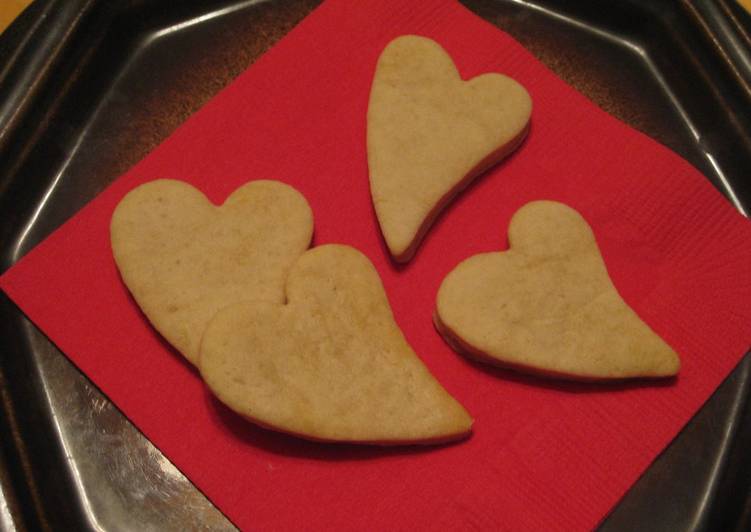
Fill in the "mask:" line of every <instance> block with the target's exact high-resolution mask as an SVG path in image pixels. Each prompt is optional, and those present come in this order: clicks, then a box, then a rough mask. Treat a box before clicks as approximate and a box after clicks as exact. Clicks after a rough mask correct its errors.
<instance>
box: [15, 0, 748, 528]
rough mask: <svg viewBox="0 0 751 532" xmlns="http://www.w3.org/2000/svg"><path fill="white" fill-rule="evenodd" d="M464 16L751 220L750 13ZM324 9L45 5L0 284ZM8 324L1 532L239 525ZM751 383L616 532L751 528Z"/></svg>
mask: <svg viewBox="0 0 751 532" xmlns="http://www.w3.org/2000/svg"><path fill="white" fill-rule="evenodd" d="M464 3H465V4H466V5H467V6H468V7H470V9H472V10H474V11H475V12H476V13H477V14H479V15H480V16H482V17H484V18H485V19H486V20H488V21H490V22H492V23H494V24H496V25H498V26H500V27H501V28H503V29H504V30H506V31H508V32H509V33H511V34H512V35H514V36H515V37H516V38H517V39H519V40H520V41H521V42H522V43H523V44H524V45H525V46H527V47H528V48H529V49H530V50H531V51H532V52H533V53H534V54H535V55H537V57H538V58H540V59H541V60H542V61H544V62H545V63H546V64H547V65H548V66H549V67H550V68H552V69H553V70H554V71H555V72H556V73H557V74H558V75H560V76H561V77H563V78H564V79H565V80H567V81H568V82H569V83H571V84H572V85H574V86H575V87H576V88H578V89H579V90H580V91H582V92H583V93H584V94H586V95H587V96H588V97H590V98H591V99H592V100H594V101H595V102H596V103H597V104H598V105H600V106H601V107H603V108H604V109H605V110H607V111H608V112H610V113H612V114H614V115H615V116H617V117H619V118H620V119H622V120H624V121H626V122H628V123H630V124H631V125H633V126H634V127H636V128H637V129H640V130H642V131H644V132H645V133H647V134H649V135H650V136H652V137H654V138H656V139H658V140H660V141H661V142H662V143H664V144H666V145H667V146H669V147H671V148H672V149H674V150H675V151H677V152H678V153H680V154H681V155H682V156H684V157H686V158H687V159H688V160H689V161H691V162H692V163H693V164H694V165H695V166H697V167H698V168H699V169H700V170H701V171H702V172H704V173H705V175H707V177H708V179H709V180H710V181H712V183H713V184H715V186H717V187H718V188H719V189H720V190H722V191H723V192H724V193H725V194H726V196H728V198H729V199H730V200H731V201H732V202H734V203H735V205H736V206H737V207H738V208H739V209H741V210H742V209H748V208H749V206H751V180H749V178H748V177H747V174H746V169H747V168H749V167H751V141H750V140H749V139H751V135H749V124H750V121H749V109H751V106H749V105H748V104H749V103H751V91H749V87H748V80H749V79H751V76H749V75H748V73H749V72H751V70H749V69H746V68H745V67H744V61H747V60H748V55H747V48H744V46H745V44H744V42H746V43H747V34H746V33H744V31H743V30H744V27H745V26H744V24H745V20H744V19H743V17H742V13H739V12H738V11H737V10H734V9H733V8H732V6H730V7H728V6H729V5H728V4H725V3H723V2H708V1H707V2H702V1H696V2H693V3H689V2H685V3H668V2H650V1H647V0H645V1H628V0H626V1H621V2H613V3H610V4H609V7H608V9H607V10H603V9H602V3H598V2H594V1H580V2H578V3H567V2H563V1H555V0H539V1H524V0H467V1H465V2H464ZM316 4H317V1H315V0H300V1H293V0H277V1H266V2H262V1H229V0H224V1H223V0H211V1H207V0H203V1H198V0H196V1H191V0H185V1H183V2H180V3H173V2H169V1H159V0H122V1H110V2H105V1H96V0H68V1H67V2H63V1H62V0H38V1H37V2H36V3H35V4H34V6H32V10H31V11H30V12H29V13H27V14H26V15H25V16H24V17H23V18H22V20H21V21H20V22H19V23H18V24H16V25H14V26H13V27H12V28H11V30H10V32H9V35H10V37H8V36H7V35H6V36H4V37H3V39H0V65H2V64H6V65H7V66H6V67H0V176H2V177H0V212H3V213H4V217H5V220H4V222H3V224H2V227H0V244H1V245H2V247H1V248H0V249H2V252H3V256H2V260H3V263H2V266H0V270H4V269H5V268H7V267H8V266H9V265H10V264H11V263H12V262H13V261H14V260H16V259H17V258H18V257H19V256H21V255H23V254H24V253H25V252H26V251H28V250H29V249H30V248H31V247H33V246H34V245H35V244H36V243H38V242H39V241H41V240H42V239H43V238H44V237H45V236H46V235H48V234H49V233H50V231H52V230H53V229H54V228H56V227H57V226H59V225H60V224H61V223H62V222H63V221H64V220H66V219H67V218H68V217H70V216H71V215H72V214H74V213H75V212H76V211H78V210H79V209H80V208H81V207H82V206H83V205H85V204H86V203H87V202H88V201H89V200H90V199H91V198H93V197H94V196H95V195H96V194H97V193H98V192H99V191H101V190H102V189H103V188H104V187H106V185H107V184H109V183H110V182H111V181H112V180H113V179H115V178H116V177H117V176H118V175H120V174H121V173H122V172H123V171H125V170H126V169H127V168H129V167H130V166H131V165H132V164H134V163H135V162H137V161H138V160H139V159H140V158H142V157H143V156H144V155H145V154H146V153H147V152H148V151H149V150H151V149H152V148H153V147H155V146H156V145H158V144H159V142H160V141H161V140H162V139H164V138H165V137H166V136H168V135H169V133H170V132H171V131H172V130H174V128H175V127H176V126H177V125H179V124H180V123H181V122H182V121H183V120H184V119H185V118H186V117H187V116H189V115H190V113H192V112H193V111H195V110H196V109H198V108H199V107H200V106H201V105H202V104H203V103H205V102H206V101H207V100H208V99H209V98H210V97H211V96H212V95H214V94H215V93H216V92H217V91H218V90H219V89H221V88H222V87H223V86H225V85H226V84H227V83H228V82H229V81H231V80H232V79H233V78H234V77H235V76H236V75H237V74H238V73H240V72H241V71H242V70H243V69H245V68H246V67H247V66H248V65H249V64H251V63H252V61H253V60H254V59H255V58H257V57H258V56H259V55H261V54H262V53H263V52H264V51H265V50H266V49H268V47H270V46H271V45H272V44H273V43H274V42H276V40H278V39H279V38H280V37H281V36H282V35H284V34H285V33H286V32H287V31H289V29H291V28H292V27H293V26H294V25H295V24H296V23H297V22H298V21H299V20H301V19H302V18H303V17H304V16H305V15H306V14H308V13H309V12H310V11H311V10H312V9H313V8H314V7H315V5H316ZM34 32H36V38H37V41H36V43H33V42H31V40H30V39H28V38H27V37H28V36H29V35H32V36H33V35H34ZM40 35H44V36H46V37H45V39H41V37H40ZM24 39H26V40H24ZM744 39H746V41H744ZM61 42H62V43H64V46H60V45H59V44H60V43H61ZM19 50H20V52H19ZM35 53H36V55H35ZM24 54H26V55H24ZM26 56H28V57H26ZM3 59H6V60H7V61H6V62H5V63H4V62H3ZM35 59H36V62H34V60H35ZM45 61H46V62H45ZM749 64H751V63H749ZM22 67H24V68H25V70H24V68H22ZM16 70H17V71H16ZM24 73H25V74H27V75H26V76H25V77H24V75H23V74H24ZM155 73H158V75H155ZM11 104H12V105H11ZM6 213H7V215H6ZM0 316H2V318H3V319H2V320H0V342H1V343H0V348H1V349H2V359H1V360H2V364H0V390H2V395H1V396H0V397H1V398H2V407H3V408H2V411H1V412H0V428H2V429H3V430H5V431H6V434H8V435H9V437H7V438H3V440H2V442H0V530H6V529H7V530H13V529H14V528H18V529H25V528H29V529H94V530H228V529H232V528H233V526H232V524H231V523H230V522H229V521H227V520H226V518H225V517H224V516H223V515H222V514H221V513H220V512H219V511H218V510H217V509H216V508H214V507H213V506H212V505H211V503H210V502H209V501H208V500H206V498H205V497H203V495H202V494H201V493H200V492H198V491H197V490H196V489H195V488H194V487H193V486H192V485H191V484H190V482H189V481H188V480H187V479H186V478H185V477H184V476H182V475H181V474H180V472H179V471H177V470H176V469H175V468H174V467H173V466H172V465H171V464H170V462H169V461H168V460H167V459H166V458H165V457H164V456H163V455H162V454H161V453H160V452H159V451H158V450H157V449H155V448H154V447H153V446H152V445H151V444H150V443H149V442H148V441H147V440H146V439H145V438H144V437H143V436H142V435H141V434H140V433H139V432H138V430H137V429H135V428H134V427H133V426H132V425H131V424H130V423H129V422H128V421H127V420H126V419H125V418H124V417H123V416H122V414H121V413H120V412H119V411H118V410H117V409H115V408H114V407H113V406H112V405H111V403H110V402H109V401H108V400H107V399H106V398H105V397H104V396H103V395H102V394H101V393H100V392H99V391H98V390H97V389H96V387H94V386H93V385H92V384H91V383H90V382H89V381H88V380H87V379H86V378H85V377H83V376H82V375H81V374H80V373H79V372H78V371H77V370H76V369H75V368H74V367H73V366H72V365H71V364H70V362H68V360H67V359H66V358H65V357H64V356H63V355H61V354H60V353H59V352H58V351H57V349H56V348H55V347H54V346H52V345H51V344H50V343H49V341H48V340H47V339H46V338H45V337H44V336H43V335H41V334H40V333H39V332H38V331H37V330H36V328H35V327H34V326H33V325H31V324H30V323H28V322H27V321H26V320H25V319H24V318H23V317H22V316H21V315H20V313H19V312H18V311H17V309H15V307H13V305H12V304H11V303H10V302H9V301H8V300H7V298H5V297H4V296H2V298H1V299H0ZM749 375H751V363H750V362H749V360H746V361H744V363H743V364H742V365H741V366H740V367H739V368H738V369H737V370H736V371H735V372H734V374H733V375H732V376H731V377H730V379H728V381H726V382H725V383H724V384H723V386H722V387H721V389H720V390H719V391H718V393H717V394H716V395H715V396H714V397H713V398H712V399H711V400H710V402H709V403H708V404H707V405H706V407H705V408H704V409H703V410H702V412H701V413H700V414H699V415H698V416H697V417H696V418H695V419H694V420H693V421H692V423H691V424H690V425H689V426H688V427H687V429H686V430H685V431H684V432H683V433H682V435H681V436H680V437H679V438H678V440H677V441H676V442H675V443H674V444H673V445H672V446H671V447H670V448H669V449H668V451H667V452H666V453H664V454H663V455H662V456H661V457H660V458H659V459H658V461H657V462H656V463H655V464H654V465H653V467H652V468H651V469H650V470H649V472H648V473H647V474H646V475H645V476H644V477H643V478H642V479H641V480H640V481H639V483H637V485H636V486H635V487H634V489H632V490H631V492H630V493H629V494H628V495H627V497H626V498H625V499H624V501H623V502H622V503H621V504H620V505H619V506H618V508H617V509H616V510H615V512H614V513H613V514H612V515H611V516H610V517H609V518H608V519H607V520H606V521H605V523H604V524H603V527H602V528H603V529H604V530H611V531H612V530H633V529H644V528H649V529H651V530H707V529H712V528H717V527H721V528H723V529H729V530H732V529H737V530H742V529H744V527H747V526H749V524H751V521H749V512H750V510H749V509H750V508H751V504H750V503H749V492H750V491H751V488H750V486H749V483H750V482H751V481H750V480H749V479H751V467H750V466H749V458H748V457H746V453H744V452H743V450H744V447H745V448H747V446H748V445H749V444H751V412H749V407H748V396H749V380H750V379H749ZM744 421H745V422H744ZM697 457H699V458H697ZM3 464H4V466H3ZM654 501H660V504H655V502H654Z"/></svg>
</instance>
